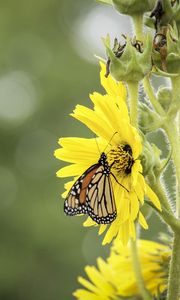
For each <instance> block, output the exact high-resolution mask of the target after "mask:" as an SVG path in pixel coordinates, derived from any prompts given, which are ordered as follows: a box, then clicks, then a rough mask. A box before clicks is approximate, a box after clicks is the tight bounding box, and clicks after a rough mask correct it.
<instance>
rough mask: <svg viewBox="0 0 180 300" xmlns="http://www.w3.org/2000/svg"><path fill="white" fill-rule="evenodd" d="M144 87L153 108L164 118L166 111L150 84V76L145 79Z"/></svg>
mask: <svg viewBox="0 0 180 300" xmlns="http://www.w3.org/2000/svg"><path fill="white" fill-rule="evenodd" d="M143 86H144V91H145V93H146V95H147V96H148V98H149V100H150V102H151V105H152V107H153V108H154V109H155V111H156V112H157V113H158V114H159V115H162V116H164V115H165V112H164V109H163V108H162V106H161V104H160V103H159V102H158V100H157V98H156V96H155V93H154V89H153V87H152V85H151V83H150V79H149V76H146V77H145V78H144V79H143Z"/></svg>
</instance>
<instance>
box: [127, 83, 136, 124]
mask: <svg viewBox="0 0 180 300" xmlns="http://www.w3.org/2000/svg"><path fill="white" fill-rule="evenodd" d="M128 90H129V98H130V101H129V105H130V119H131V124H132V125H133V126H134V127H136V128H137V127H138V82H128Z"/></svg>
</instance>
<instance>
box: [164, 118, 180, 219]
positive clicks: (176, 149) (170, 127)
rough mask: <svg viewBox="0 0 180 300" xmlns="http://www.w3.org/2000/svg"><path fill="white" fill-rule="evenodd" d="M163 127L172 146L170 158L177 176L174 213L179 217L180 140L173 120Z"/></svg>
mask: <svg viewBox="0 0 180 300" xmlns="http://www.w3.org/2000/svg"><path fill="white" fill-rule="evenodd" d="M164 129H165V131H166V134H167V136H168V139H169V142H170V145H171V147H172V158H173V162H174V166H175V169H176V176H177V188H176V190H177V195H176V213H177V217H180V140H179V133H178V129H177V126H176V123H175V120H173V121H172V120H170V121H169V122H166V123H165V124H164Z"/></svg>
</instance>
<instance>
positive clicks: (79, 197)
mask: <svg viewBox="0 0 180 300" xmlns="http://www.w3.org/2000/svg"><path fill="white" fill-rule="evenodd" d="M98 167H99V164H94V165H92V166H91V167H90V168H88V169H87V170H86V171H85V172H84V173H83V174H82V175H81V176H80V177H79V178H78V179H77V180H76V182H75V183H74V184H73V186H72V188H71V189H70V191H69V193H68V195H67V197H66V199H65V201H64V212H65V214H66V215H68V216H75V215H77V214H87V210H88V208H87V203H86V190H87V187H88V185H89V183H90V182H91V180H92V177H93V175H94V174H95V173H96V170H97V169H98Z"/></svg>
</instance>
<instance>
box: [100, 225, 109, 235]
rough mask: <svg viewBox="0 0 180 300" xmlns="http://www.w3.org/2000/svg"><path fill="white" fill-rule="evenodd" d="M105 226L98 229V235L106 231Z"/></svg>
mask: <svg viewBox="0 0 180 300" xmlns="http://www.w3.org/2000/svg"><path fill="white" fill-rule="evenodd" d="M106 228H107V225H105V224H101V225H100V227H99V235H101V234H103V232H104V231H105V230H106Z"/></svg>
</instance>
